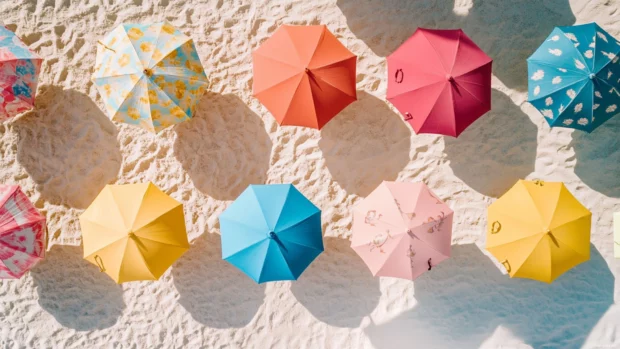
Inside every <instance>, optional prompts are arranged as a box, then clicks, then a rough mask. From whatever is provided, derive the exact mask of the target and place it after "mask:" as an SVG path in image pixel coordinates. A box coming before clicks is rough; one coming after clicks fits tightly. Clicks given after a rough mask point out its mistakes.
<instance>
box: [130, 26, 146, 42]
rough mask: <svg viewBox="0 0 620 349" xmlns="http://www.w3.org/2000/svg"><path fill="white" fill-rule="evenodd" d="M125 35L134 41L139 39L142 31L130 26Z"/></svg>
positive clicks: (142, 34)
mask: <svg viewBox="0 0 620 349" xmlns="http://www.w3.org/2000/svg"><path fill="white" fill-rule="evenodd" d="M127 36H129V38H130V39H131V40H134V41H136V40H140V38H141V37H143V36H144V33H143V32H142V30H140V29H138V28H131V29H129V31H128V32H127Z"/></svg>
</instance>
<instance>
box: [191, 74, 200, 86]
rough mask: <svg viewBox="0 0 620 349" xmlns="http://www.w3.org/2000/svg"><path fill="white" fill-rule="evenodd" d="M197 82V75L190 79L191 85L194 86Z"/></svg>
mask: <svg viewBox="0 0 620 349" xmlns="http://www.w3.org/2000/svg"><path fill="white" fill-rule="evenodd" d="M196 82H198V77H197V76H195V75H192V76H190V78H189V83H190V84H192V85H193V84H195V83H196Z"/></svg>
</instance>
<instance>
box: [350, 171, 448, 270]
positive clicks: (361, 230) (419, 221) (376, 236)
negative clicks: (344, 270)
mask: <svg viewBox="0 0 620 349" xmlns="http://www.w3.org/2000/svg"><path fill="white" fill-rule="evenodd" d="M452 214H453V211H452V210H451V209H450V208H449V207H448V205H446V204H445V203H443V202H442V201H441V200H439V199H438V198H437V197H436V196H435V194H433V192H431V191H430V189H428V187H427V186H426V185H424V184H423V183H399V182H383V183H382V184H381V185H379V187H377V189H375V190H374V191H373V192H372V193H370V195H369V196H368V197H367V198H366V199H364V200H363V201H362V202H361V203H360V204H359V205H358V206H356V207H355V209H354V211H353V239H352V241H351V247H352V248H353V249H354V250H355V252H357V254H358V255H359V256H360V257H361V258H362V259H363V260H364V262H365V263H366V265H367V266H368V267H369V268H370V271H371V272H372V274H373V275H374V276H391V277H397V278H402V279H410V280H414V279H415V278H417V277H418V276H420V275H422V273H424V272H425V271H427V270H431V269H432V268H433V267H434V266H435V265H437V264H439V263H440V262H441V261H443V260H445V259H447V258H448V257H450V246H451V243H452Z"/></svg>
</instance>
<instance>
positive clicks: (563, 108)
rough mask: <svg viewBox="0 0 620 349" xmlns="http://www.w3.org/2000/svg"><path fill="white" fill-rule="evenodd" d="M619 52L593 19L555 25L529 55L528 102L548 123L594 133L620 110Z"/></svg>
mask: <svg viewBox="0 0 620 349" xmlns="http://www.w3.org/2000/svg"><path fill="white" fill-rule="evenodd" d="M619 53H620V42H618V41H617V40H616V39H614V38H613V37H612V36H611V35H609V34H608V33H607V32H606V31H604V30H603V29H601V27H599V26H598V25H597V24H596V23H590V24H583V25H576V26H571V27H557V28H555V29H554V30H553V31H552V32H551V35H549V37H548V38H547V39H546V40H545V42H544V43H543V44H542V45H541V46H540V47H539V48H538V49H537V50H536V52H534V54H533V55H532V56H531V57H530V58H528V60H527V62H528V76H529V98H528V100H529V102H530V103H531V104H532V105H534V106H535V107H536V108H537V109H538V110H539V111H540V112H541V114H542V115H544V117H545V120H547V122H548V123H549V125H550V126H552V127H555V126H557V127H570V128H575V129H578V130H582V131H586V132H592V131H593V130H594V129H596V128H597V127H598V126H600V125H601V124H602V123H603V122H605V121H607V120H608V119H609V118H611V117H612V116H614V115H615V114H617V113H618V112H619V111H620V110H618V107H619V106H620V62H618V54H619Z"/></svg>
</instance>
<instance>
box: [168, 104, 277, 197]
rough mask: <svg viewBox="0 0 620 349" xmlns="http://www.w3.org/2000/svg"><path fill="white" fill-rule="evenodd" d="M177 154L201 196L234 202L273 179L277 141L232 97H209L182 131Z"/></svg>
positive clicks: (261, 123)
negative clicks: (251, 186) (273, 152)
mask: <svg viewBox="0 0 620 349" xmlns="http://www.w3.org/2000/svg"><path fill="white" fill-rule="evenodd" d="M175 130H176V132H177V139H176V141H175V143H174V154H175V156H176V157H177V159H178V160H179V161H180V162H181V164H182V165H183V169H185V171H187V173H188V174H189V176H190V177H191V179H192V181H193V183H194V186H195V187H196V188H197V189H198V190H200V191H201V192H203V193H205V194H207V195H209V196H211V197H213V198H215V199H218V200H233V199H235V198H236V197H237V196H239V194H241V192H242V191H243V190H245V188H246V187H247V186H248V185H249V184H262V183H264V182H265V180H266V179H267V169H268V168H269V158H270V156H271V146H272V144H271V140H270V139H269V135H268V134H267V131H265V125H264V123H263V121H262V120H261V118H260V117H259V116H258V115H256V114H255V113H254V112H253V111H252V110H250V108H248V107H247V106H246V105H245V103H243V101H242V100H241V99H240V98H239V97H237V96H235V95H232V94H227V95H220V94H216V93H210V92H208V93H206V94H205V95H204V96H203V98H202V99H201V100H200V102H199V104H198V106H197V107H196V112H195V114H194V117H193V118H192V119H191V120H189V121H187V122H184V123H182V124H180V125H179V126H177V127H176V129H175Z"/></svg>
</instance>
